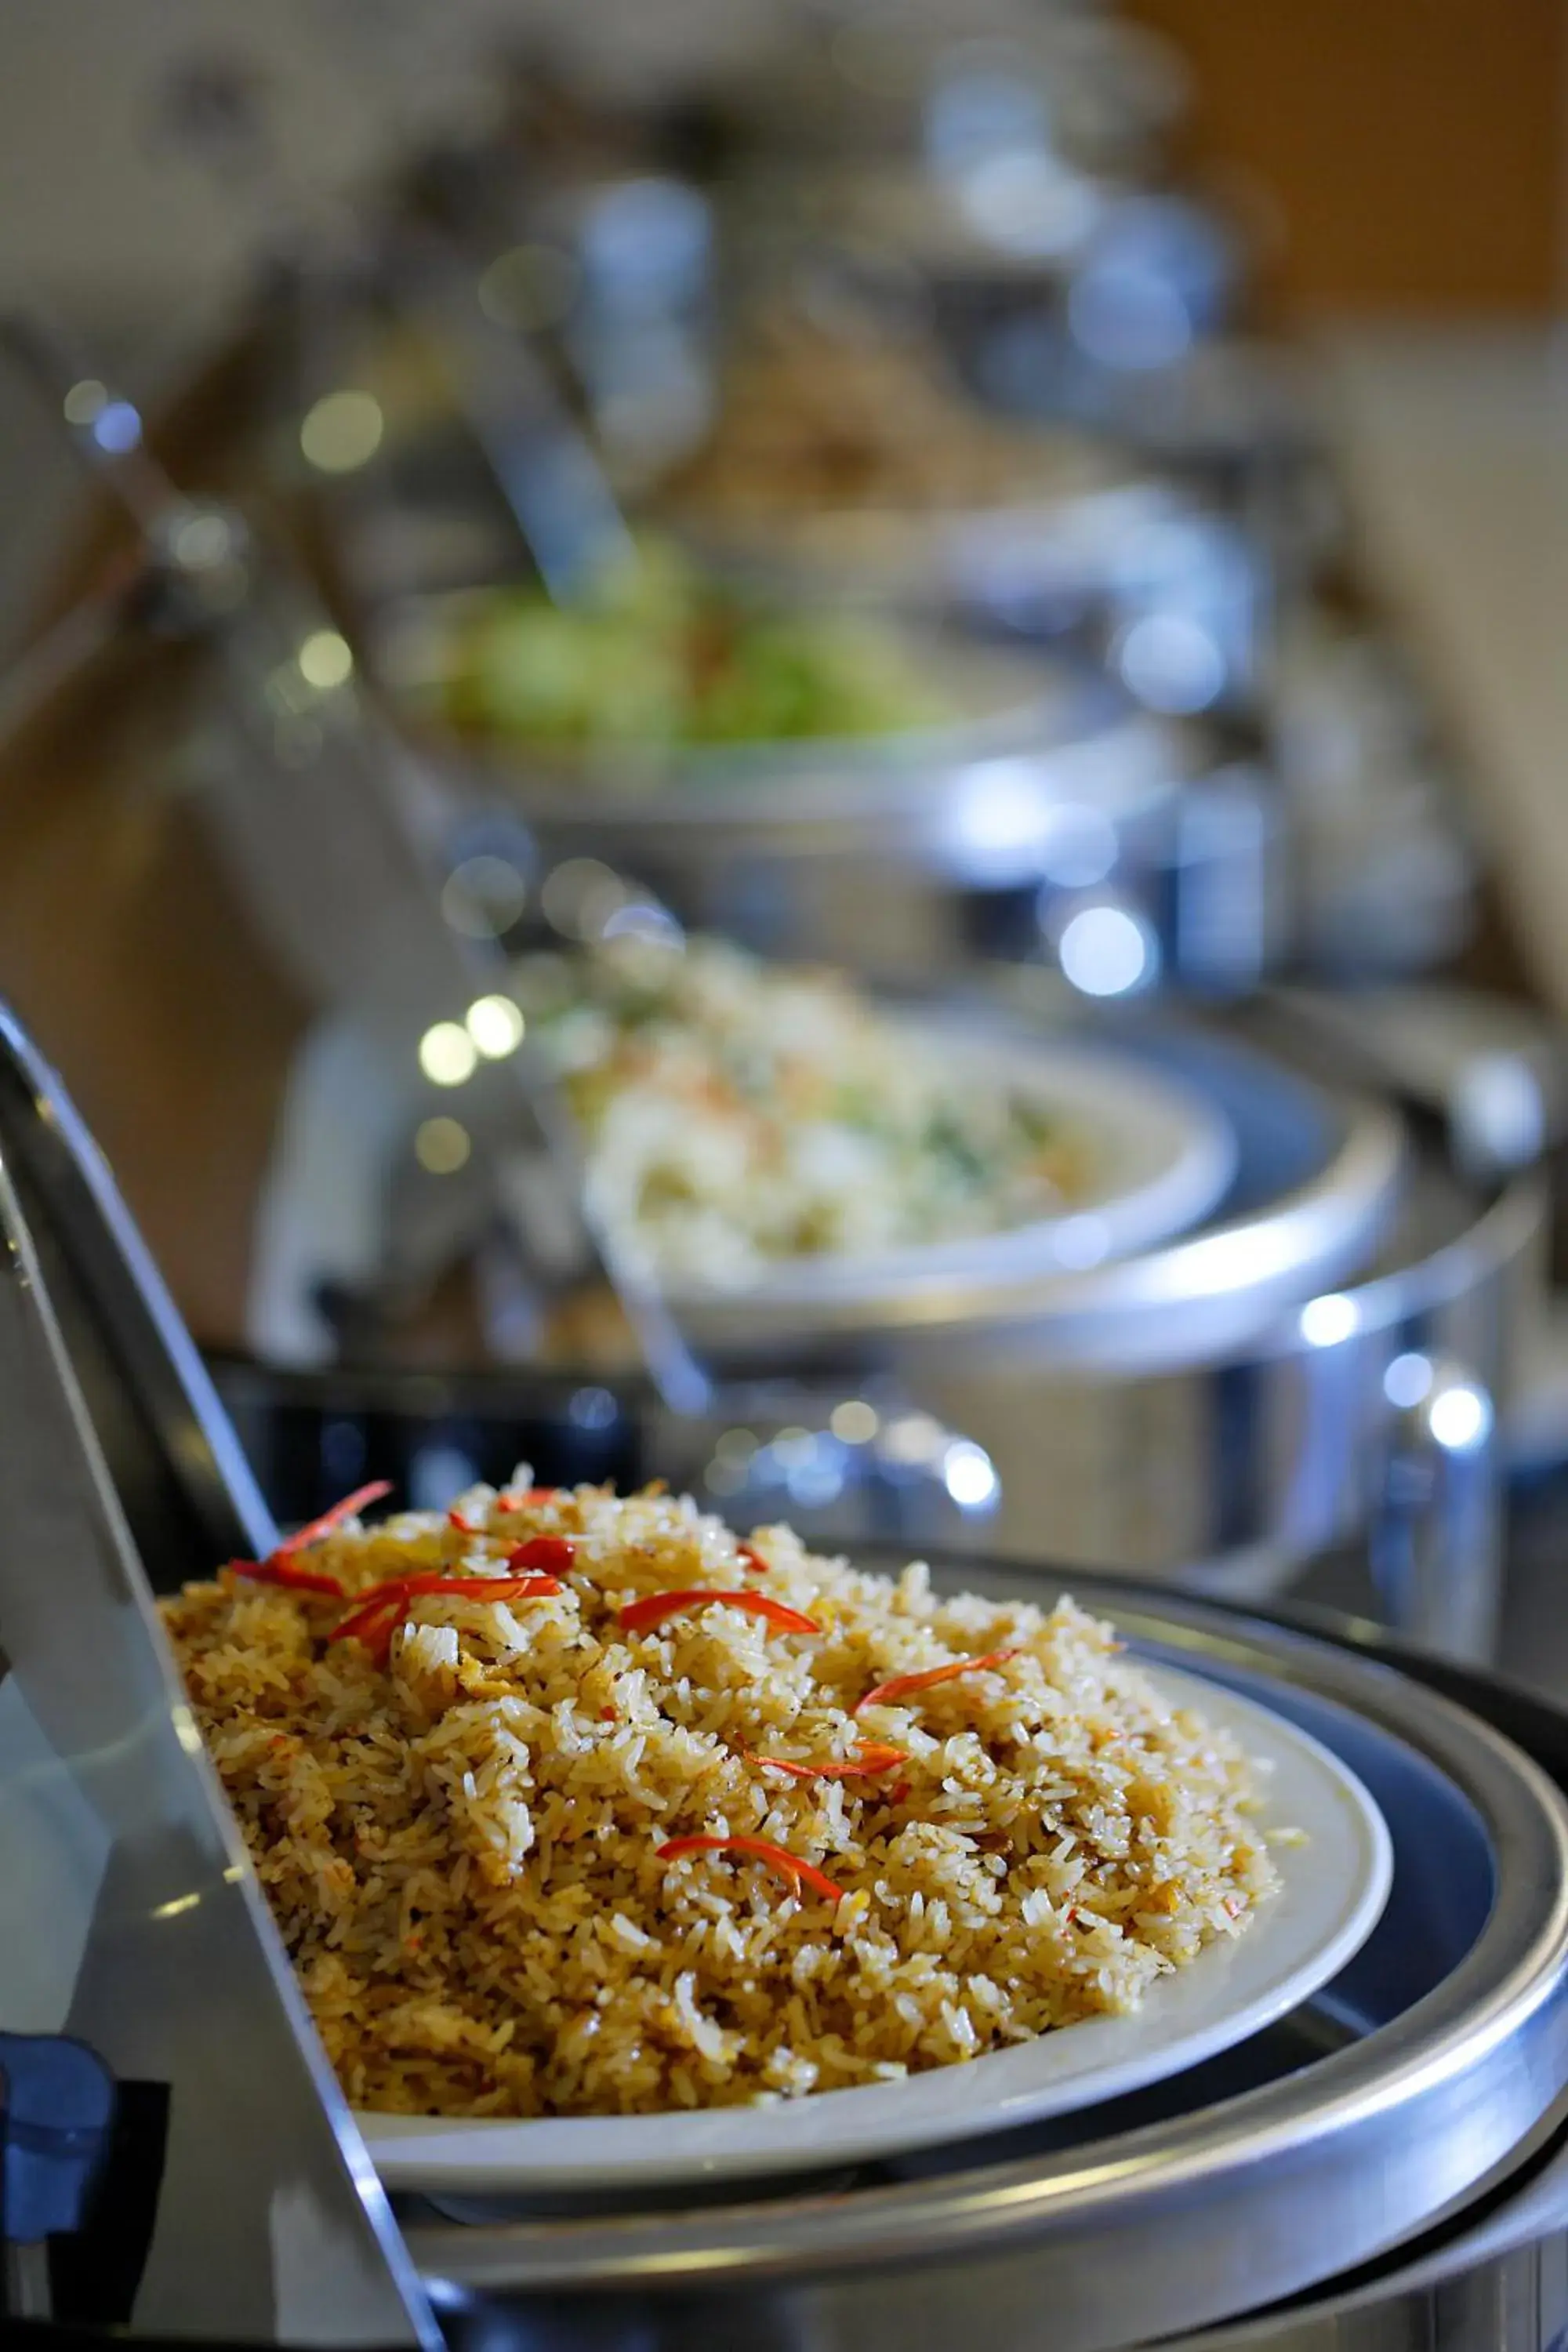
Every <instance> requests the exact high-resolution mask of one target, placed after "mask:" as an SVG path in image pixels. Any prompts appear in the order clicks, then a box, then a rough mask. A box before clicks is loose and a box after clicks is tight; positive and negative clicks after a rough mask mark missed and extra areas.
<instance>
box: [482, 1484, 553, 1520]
mask: <svg viewBox="0 0 1568 2352" xmlns="http://www.w3.org/2000/svg"><path fill="white" fill-rule="evenodd" d="M560 1492H561V1489H560V1487H559V1486H529V1487H526V1488H525V1489H524V1491H523V1492H522V1493H521V1495H498V1496H496V1498H495V1502H494V1505H493V1506H492V1507H493V1508H494V1509H495V1510H496V1511H498V1512H500V1513H501V1514H502V1515H503V1516H504V1514H506V1513H507V1512H509V1511H531V1510H533V1509H535V1508H536V1507H538V1506H539V1505H540V1504H542V1503H553V1502H554V1500H555V1498H556V1496H558V1495H559V1494H560Z"/></svg>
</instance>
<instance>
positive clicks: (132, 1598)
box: [0, 1038, 438, 2346]
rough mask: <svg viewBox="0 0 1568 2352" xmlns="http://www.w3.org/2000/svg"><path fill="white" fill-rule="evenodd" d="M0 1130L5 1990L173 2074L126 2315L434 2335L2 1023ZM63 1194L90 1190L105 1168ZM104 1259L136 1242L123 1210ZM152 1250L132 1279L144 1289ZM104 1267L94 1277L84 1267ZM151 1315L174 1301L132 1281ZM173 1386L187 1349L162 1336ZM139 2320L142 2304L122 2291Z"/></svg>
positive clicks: (149, 1329)
mask: <svg viewBox="0 0 1568 2352" xmlns="http://www.w3.org/2000/svg"><path fill="white" fill-rule="evenodd" d="M3 1076H4V1084H5V1127H4V1136H5V1140H4V1144H3V1146H0V1234H3V1236H4V1242H5V1269H4V1274H3V1276H0V1387H3V1391H4V1409H3V1411H0V1499H3V1505H4V1511H5V1526H6V1528H7V1537H8V1539H7V1543H6V1546H5V1552H4V1555H3V1557H0V1644H3V1647H4V1653H5V1657H6V1659H7V1660H8V1663H9V1669H10V1671H9V1673H8V1675H6V1677H5V1683H4V1685H3V1689H0V1700H3V1704H4V1720H3V1725H0V1749H3V1756H4V1761H3V1764H0V1837H3V1839H4V1842H5V1847H6V1851H7V1853H8V1856H9V1863H8V1867H7V1869H6V1871H5V1874H3V1875H0V1912H4V1914H5V1929H4V1933H0V1992H3V2000H4V2008H5V2014H6V2017H7V2020H8V2021H14V2022H16V2023H18V2024H20V2025H23V2026H25V2027H26V2030H30V2031H37V2032H58V2031H61V2030H65V2031H68V2032H71V2033H72V2034H74V2035H76V2036H77V2037H79V2039H80V2040H82V2041H84V2042H87V2043H88V2044H89V2046H90V2047H91V2048H92V2049H94V2050H95V2051H96V2052H97V2053H99V2055H100V2057H101V2058H102V2059H103V2060H105V2061H106V2062H107V2063H108V2064H109V2065H110V2068H111V2069H112V2071H113V2073H114V2074H115V2075H116V2077H117V2078H119V2079H121V2080H134V2081H138V2082H142V2083H144V2084H164V2085H166V2086H167V2088H168V2090H169V2093H170V2107H169V2137H168V2144H167V2153H166V2159H165V2164H164V2169H163V2193H162V2196H161V2199H160V2200H159V2204H158V2208H157V2215H156V2221H155V2226H152V2228H151V2237H150V2242H149V2245H148V2248H147V2255H146V2265H145V2269H144V2270H143V2271H142V2275H141V2278H140V2282H139V2284H138V2285H137V2288H136V2294H135V2304H134V2314H133V2315H134V2318H135V2320H136V2322H137V2324H138V2325H140V2326H142V2327H144V2328H146V2329H148V2330H149V2331H153V2332H165V2333H168V2334H170V2335H179V2334H188V2335H191V2336H196V2337H199V2338H205V2340H208V2341H213V2342H222V2341H228V2340H231V2339H235V2338H238V2339H241V2340H244V2339H250V2340H261V2339H266V2338H268V2337H272V2336H278V2337H281V2338H283V2339H285V2340H287V2339H289V2338H294V2339H296V2340H298V2339H303V2340H306V2341H313V2340H323V2341H325V2340H331V2341H336V2342H347V2343H359V2344H366V2345H375V2346H382V2345H391V2344H416V2343H424V2344H426V2345H433V2344H435V2343H436V2342H437V2341H438V2339H437V2336H436V2332H435V2329H434V2326H433V2325H432V2323H431V2321H430V2318H429V2315H428V2311H427V2309H426V2306H425V2304H424V2299H423V2297H422V2295H421V2293H420V2290H419V2287H418V2284H417V2282H416V2280H415V2278H414V2277H413V2275H412V2273H410V2271H409V2268H408V2264H407V2261H406V2257H405V2253H404V2251H403V2249H402V2247H401V2246H400V2244H399V2242H398V2240H397V2237H396V2234H395V2231H393V2229H392V2227H391V2224H390V2221H389V2218H388V2216H387V2212H386V2208H385V2204H384V2200H383V2198H382V2196H381V2193H380V2190H379V2189H378V2187H377V2185H376V2182H375V2179H374V2173H373V2172H372V2170H371V2168H370V2164H369V2161H368V2158H366V2156H365V2154H364V2150H363V2147H362V2146H361V2144H360V2141H359V2137H358V2134H357V2133H356V2131H355V2130H354V2127H353V2124H352V2123H351V2121H350V2120H349V2116H348V2114H347V2111H346V2109H345V2108H344V2106H343V2105H342V2099H341V2097H340V2095H339V2094H338V2092H337V2090H336V2087H335V2085H334V2084H333V2083H332V2081H331V2075H330V2073H329V2071H328V2069H327V2067H326V2065H325V2063H324V2060H323V2059H322V2057H321V2053H320V2051H319V2048H318V2046H317V2045H316V2043H315V2041H314V2037H313V2035H312V2034H311V2032H310V2028H309V2026H308V2024H307V2022H306V2020H305V2014H304V2010H303V2005H302V2003H301V2001H300V1996H299V1994H298V1992H297V1991H296V1990H295V1987H294V1983H293V1979H292V1976H291V1973H290V1971H289V1964H288V1961H287V1959H286V1958H285V1956H284V1953H283V1949H282V1947H281V1945H280V1943H279V1940H278V1937H277V1934H276V1930H275V1929H274V1928H273V1927H272V1925H271V1921H270V1919H269V1917H268V1913H267V1908H266V1904H265V1901H264V1898H263V1897H262V1895H261V1893H260V1891H259V1888H258V1885H257V1883H256V1880H255V1877H254V1874H253V1872H252V1870H251V1867H250V1864H249V1862H248V1859H247V1853H246V1848H245V1845H244V1843H243V1841H242V1839H241V1837H240V1835H239V1832H238V1830H237V1826H236V1824H235V1823H234V1822H233V1820H232V1818H231V1817H230V1815H229V1813H228V1811H227V1809H226V1805H225V1804H224V1801H223V1800H222V1797H221V1795H220V1794H219V1791H218V1787H217V1783H216V1778H215V1777H214V1775H213V1774H212V1772H211V1771H210V1769H209V1768H208V1767H207V1766H206V1764H205V1761H204V1760H203V1757H202V1752H201V1741H200V1736H199V1734H198V1733H197V1731H196V1729H195V1724H194V1722H193V1720H192V1717H191V1715H190V1712H189V1708H188V1706H187V1705H186V1702H185V1699H184V1693H183V1692H182V1690H181V1689H180V1686H179V1684H178V1680H177V1678H176V1676H175V1675H174V1669H173V1665H172V1664H171V1661H170V1659H169V1655H168V1652H167V1650H166V1648H165V1646H164V1644H163V1637H162V1634H161V1633H160V1631H159V1629H158V1626H157V1622H156V1619H155V1616H154V1613H153V1604H152V1598H151V1593H150V1591H149V1588H148V1584H147V1580H146V1577H145V1575H144V1573H143V1570H142V1563H141V1560H140V1559H139V1558H138V1556H137V1551H136V1548H135V1545H134V1543H133V1541H132V1537H131V1533H130V1529H129V1527H128V1524H127V1520H126V1517H125V1514H124V1509H123V1507H122V1504H121V1498H120V1497H119V1496H118V1495H117V1493H116V1491H115V1487H114V1485H113V1482H112V1481H111V1479H110V1475H109V1473H108V1470H107V1467H106V1465H105V1461H104V1456H103V1453H102V1450H101V1449H100V1444H99V1440H98V1437H97V1435H96V1433H95V1431H94V1427H93V1424H92V1422H91V1419H90V1417H89V1410H88V1406H87V1404H86V1402H85V1399H84V1396H83V1393H82V1391H81V1389H80V1387H79V1383H78V1381H77V1378H76V1374H75V1370H74V1368H73V1363H72V1359H71V1352H70V1349H69V1348H68V1344H67V1341H66V1339H65V1337H64V1336H63V1333H62V1329H61V1326H60V1324H59V1322H58V1320H57V1318H56V1316H55V1313H54V1309H53V1307H52V1304H51V1298H50V1294H49V1290H48V1287H47V1285H46V1281H45V1277H44V1274H43V1270H42V1264H41V1261H40V1257H39V1255H38V1253H37V1250H36V1248H35V1245H34V1239H33V1234H32V1233H31V1231H30V1229H29V1225H28V1222H27V1219H26V1216H25V1215H24V1213H23V1209H22V1205H21V1201H20V1198H19V1195H18V1192H17V1188H16V1177H15V1175H14V1173H13V1164H14V1160H15V1157H16V1154H15V1151H14V1139H15V1136H16V1129H17V1124H18V1121H19V1120H20V1121H25V1120H26V1119H27V1118H32V1119H35V1120H45V1119H47V1108H46V1106H45V1105H44V1104H43V1103H41V1102H40V1101H39V1100H38V1098H37V1097H36V1096H35V1095H33V1094H32V1091H31V1073H30V1072H29V1071H28V1069H27V1068H26V1066H25V1065H24V1064H23V1063H21V1062H19V1061H18V1060H17V1059H16V1057H15V1055H14V1052H13V1048H12V1041H11V1040H10V1039H9V1038H7V1039H6V1041H5V1064H4V1069H3ZM68 1148H69V1147H68ZM84 1173H85V1182H84V1187H83V1190H82V1192H80V1193H79V1195H78V1198H77V1199H76V1200H75V1201H73V1202H71V1204H70V1210H71V1213H72V1214H74V1215H75V1216H76V1217H78V1218H80V1217H81V1216H82V1215H83V1214H84V1213H89V1212H86V1211H85V1210H84V1202H86V1201H87V1200H88V1199H89V1197H90V1194H91V1190H92V1184H93V1181H94V1177H95V1174H96V1171H84ZM123 1242H124V1235H123V1233H122V1232H120V1233H117V1232H112V1231H111V1232H106V1233H105V1234H103V1235H102V1236H100V1244H101V1245H100V1248H99V1249H98V1250H97V1251H96V1252H95V1253H94V1257H95V1262H96V1265H97V1267H98V1270H99V1271H100V1272H101V1271H102V1270H103V1268H104V1267H105V1266H107V1265H109V1264H110V1262H111V1261H112V1260H113V1259H114V1257H115V1256H116V1255H117V1253H119V1252H121V1249H122V1247H123ZM141 1273H142V1268H141V1266H140V1265H139V1264H138V1263H137V1261H136V1259H135V1258H134V1256H131V1257H126V1258H125V1259H124V1260H123V1263H122V1264H121V1267H120V1269H119V1276H120V1282H121V1288H122V1290H123V1291H130V1290H133V1289H134V1287H135V1286H136V1285H137V1283H138V1280H139V1278H140V1276H141ZM93 1279H94V1277H92V1276H89V1283H90V1282H91V1281H92V1280H93ZM142 1307H143V1314H142V1325H141V1336H142V1337H143V1338H144V1339H149V1340H153V1339H155V1337H156V1336H157V1335H158V1334H159V1333H160V1332H161V1330H162V1328H163V1320H164V1315H165V1309H166V1302H165V1301H164V1300H163V1298H162V1297H161V1296H160V1295H159V1294H158V1293H157V1292H156V1291H153V1293H152V1294H150V1295H149V1296H147V1297H145V1298H144V1300H143V1301H142ZM164 1369H165V1373H166V1385H167V1386H168V1387H170V1388H171V1389H173V1390H178V1389H179V1388H180V1387H181V1385H182V1383H183V1381H184V1377H185V1375H186V1371H187V1369H188V1368H187V1367H185V1366H184V1365H183V1364H182V1363H181V1362H180V1361H178V1360H172V1361H171V1362H170V1363H169V1364H168V1365H167V1366H166V1367H165V1368H164ZM126 2316H128V2317H129V2316H132V2314H130V2313H127V2314H126Z"/></svg>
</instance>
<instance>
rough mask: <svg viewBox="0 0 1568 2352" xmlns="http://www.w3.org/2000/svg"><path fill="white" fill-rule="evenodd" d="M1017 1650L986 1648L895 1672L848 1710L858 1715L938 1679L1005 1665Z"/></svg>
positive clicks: (905, 1695)
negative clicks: (904, 1672)
mask: <svg viewBox="0 0 1568 2352" xmlns="http://www.w3.org/2000/svg"><path fill="white" fill-rule="evenodd" d="M1017 1654H1018V1653H1017V1651H1016V1649H1012V1650H987V1651H986V1652H985V1654H984V1656H983V1657H979V1658H953V1659H952V1660H951V1662H950V1663H949V1664H947V1665H945V1666H928V1667H927V1668H926V1670H925V1672H924V1673H923V1674H919V1675H894V1676H893V1678H892V1680H891V1681H890V1682H886V1683H879V1684H878V1685H877V1686H876V1688H875V1689H874V1690H868V1692H867V1693H866V1696H865V1697H864V1698H859V1699H857V1700H856V1702H855V1706H854V1708H853V1710H852V1712H853V1713H855V1714H856V1715H858V1714H859V1713H860V1711H861V1709H862V1708H863V1707H868V1706H892V1705H893V1703H894V1701H895V1700H897V1699H900V1698H905V1697H907V1696H909V1695H910V1692H912V1691H923V1690H931V1689H932V1688H933V1687H934V1686H935V1685H936V1684H938V1683H950V1682H952V1681H954V1680H955V1679H956V1677H957V1676H958V1675H973V1674H978V1673H980V1671H981V1670H982V1668H984V1667H987V1666H1005V1664H1006V1663H1007V1661H1008V1659H1009V1658H1016V1656H1017Z"/></svg>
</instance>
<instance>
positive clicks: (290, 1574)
mask: <svg viewBox="0 0 1568 2352" xmlns="http://www.w3.org/2000/svg"><path fill="white" fill-rule="evenodd" d="M229 1567H230V1568H231V1569H232V1570H233V1571H234V1573H235V1575H236V1576H243V1577H244V1578H245V1580H246V1581H247V1583H248V1584H280V1585H282V1586H284V1587H285V1588H286V1589H287V1590H288V1591H290V1592H329V1593H331V1595H332V1597H333V1599H334V1600H337V1601H342V1600H343V1599H344V1598H345V1597H346V1596H345V1595H344V1592H343V1588H342V1585H341V1584H340V1582H339V1581H338V1580H337V1578H336V1577H335V1576H327V1575H324V1574H321V1573H320V1572H318V1570H315V1569H313V1568H296V1567H295V1566H294V1563H293V1561H292V1560H289V1559H279V1558H278V1557H277V1555H276V1554H274V1555H273V1557H272V1558H271V1559H231V1560H230V1561H229Z"/></svg>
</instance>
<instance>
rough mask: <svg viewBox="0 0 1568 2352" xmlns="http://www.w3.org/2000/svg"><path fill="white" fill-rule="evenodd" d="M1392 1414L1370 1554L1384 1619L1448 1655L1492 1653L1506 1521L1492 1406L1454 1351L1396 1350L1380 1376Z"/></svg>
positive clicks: (1484, 1657)
mask: <svg viewBox="0 0 1568 2352" xmlns="http://www.w3.org/2000/svg"><path fill="white" fill-rule="evenodd" d="M1384 1393H1385V1395H1386V1396H1387V1398H1388V1401H1389V1403H1390V1405H1391V1407H1392V1408H1393V1410H1394V1416H1395V1417H1394V1426H1393V1429H1392V1431H1391V1432H1390V1439H1389V1444H1388V1449H1387V1453H1386V1455H1385V1458H1384V1476H1383V1492H1382V1496H1381V1498H1380V1501H1379V1506H1378V1508H1377V1509H1376V1510H1375V1512H1374V1514H1373V1524H1372V1536H1371V1545H1370V1559H1371V1566H1372V1574H1373V1584H1374V1586H1375V1588H1376V1591H1377V1594H1378V1598H1379V1601H1380V1602H1381V1604H1382V1611H1383V1615H1384V1621H1385V1622H1386V1623H1387V1624H1389V1625H1390V1626H1392V1627H1393V1628H1394V1631H1395V1632H1396V1633H1403V1634H1405V1636H1406V1637H1407V1638H1408V1639H1409V1640H1411V1641H1413V1642H1418V1643H1421V1644H1422V1645H1423V1646H1424V1647H1426V1648H1427V1649H1431V1650H1436V1651H1438V1652H1440V1653H1441V1654H1443V1655H1444V1656H1446V1657H1451V1658H1458V1659H1461V1660H1465V1661H1468V1662H1470V1663H1472V1664H1485V1663H1486V1662H1487V1661H1488V1660H1489V1658H1491V1657H1492V1655H1493V1654H1494V1653H1495V1649H1496V1643H1497V1631H1498V1617H1499V1611H1500V1599H1501V1578H1502V1519H1501V1503H1500V1487H1499V1458H1498V1444H1497V1414H1496V1410H1495V1408H1494V1405H1493V1402H1492V1397H1491V1393H1490V1391H1489V1389H1488V1387H1487V1384H1486V1382H1485V1381H1483V1380H1481V1379H1480V1378H1479V1375H1478V1374H1477V1373H1475V1372H1473V1371H1471V1370H1470V1369H1469V1368H1468V1365H1466V1364H1464V1363H1462V1362H1460V1361H1459V1360H1458V1359H1457V1358H1454V1357H1447V1356H1426V1355H1421V1354H1415V1353H1412V1354H1409V1355H1404V1356H1398V1357H1396V1358H1395V1359H1394V1362H1393V1363H1392V1364H1391V1365H1390V1366H1389V1368H1388V1370H1387V1372H1386V1373H1385V1375H1384Z"/></svg>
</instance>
